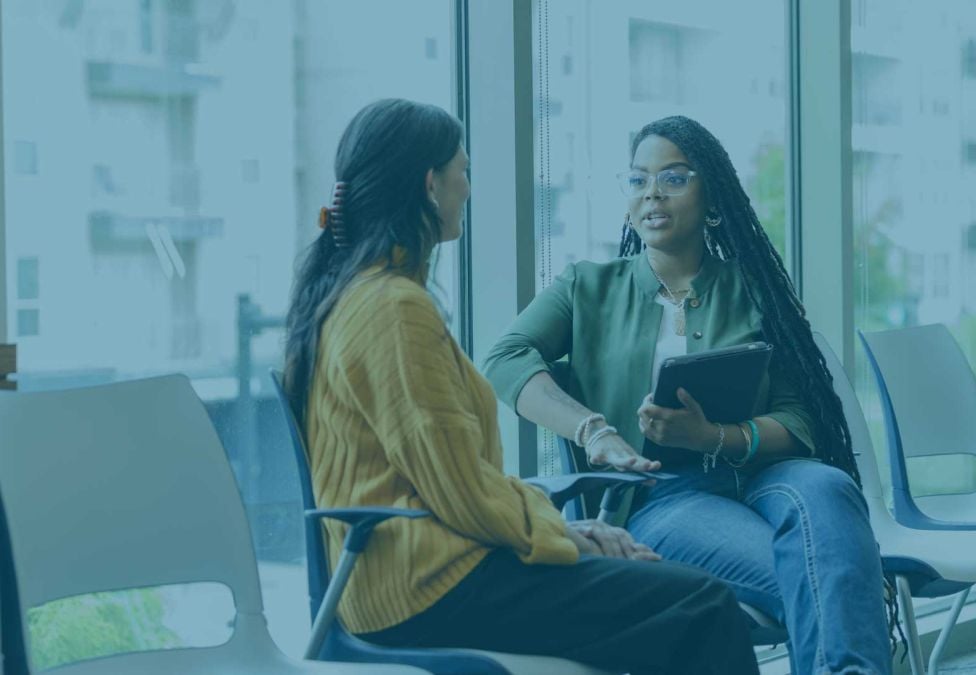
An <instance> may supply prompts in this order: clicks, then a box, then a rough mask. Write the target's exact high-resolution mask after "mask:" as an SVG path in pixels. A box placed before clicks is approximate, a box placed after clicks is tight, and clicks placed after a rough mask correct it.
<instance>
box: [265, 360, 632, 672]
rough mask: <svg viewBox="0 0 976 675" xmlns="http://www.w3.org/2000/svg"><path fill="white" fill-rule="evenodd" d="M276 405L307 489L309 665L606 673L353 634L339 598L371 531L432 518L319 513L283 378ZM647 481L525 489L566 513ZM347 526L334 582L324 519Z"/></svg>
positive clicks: (395, 512) (574, 478)
mask: <svg viewBox="0 0 976 675" xmlns="http://www.w3.org/2000/svg"><path fill="white" fill-rule="evenodd" d="M271 380H272V382H273V383H274V387H275V392H276V394H277V397H278V401H279V403H280V404H281V409H282V412H283V413H284V416H285V420H286V422H287V427H288V432H289V434H290V436H291V441H292V448H293V449H294V451H295V460H296V464H297V466H298V473H299V482H300V483H301V486H302V502H303V504H304V505H305V509H306V510H305V544H306V552H307V558H308V586H309V609H310V610H311V615H312V620H313V628H312V637H311V639H310V640H309V647H308V651H307V652H306V657H307V658H319V659H322V660H327V661H369V662H374V663H385V662H395V663H404V664H410V665H414V666H417V667H420V668H423V669H425V670H428V671H429V672H431V673H434V674H435V675H441V674H443V675H451V674H454V673H465V674H470V675H504V674H506V673H516V674H518V673H550V672H552V673H561V674H562V673H565V674H566V675H597V674H601V673H603V674H606V673H607V671H603V670H599V669H596V668H593V667H590V666H586V665H583V664H580V663H577V662H574V661H568V660H566V659H560V658H553V657H545V656H530V655H524V654H503V653H498V652H489V651H482V650H473V649H413V648H392V647H385V646H379V645H374V644H370V643H368V642H365V641H364V640H360V639H359V638H357V637H356V636H355V635H352V634H351V633H349V632H348V631H347V630H346V629H345V627H344V626H343V625H342V621H341V620H339V619H338V617H336V611H335V610H336V607H337V606H338V603H339V598H340V597H341V595H342V592H343V590H344V587H345V583H346V581H347V580H348V576H349V573H350V572H351V571H352V568H353V565H354V564H355V561H356V558H357V556H358V555H359V554H360V553H362V551H363V550H364V549H365V547H366V545H367V543H368V541H369V536H370V534H371V533H372V529H373V528H374V527H375V526H376V525H377V524H379V523H380V522H382V521H383V520H386V519H388V518H391V517H408V518H419V517H427V516H429V515H430V513H429V512H427V511H408V510H405V509H397V508H389V507H359V508H344V509H318V508H316V504H315V496H314V494H313V493H312V482H311V477H310V475H309V469H308V453H307V450H306V447H305V438H304V433H302V431H301V430H300V429H299V427H298V423H297V420H296V419H295V415H294V413H293V411H292V409H291V405H290V404H289V402H288V399H287V397H286V395H285V392H284V388H283V386H282V380H281V373H280V372H279V371H277V370H272V371H271ZM648 477H649V475H646V474H636V473H635V474H605V473H581V474H575V475H565V476H554V477H552V478H536V479H531V480H529V481H527V482H530V483H532V484H533V485H536V486H537V487H540V488H542V489H543V490H545V492H546V493H547V494H548V495H549V498H550V499H551V500H552V502H553V504H554V505H555V506H556V507H557V508H559V509H562V507H563V506H564V505H565V504H566V502H567V501H569V500H571V499H573V498H574V497H576V496H577V495H579V494H581V492H583V491H586V490H590V489H598V488H603V487H606V486H608V485H622V484H628V485H635V484H639V483H642V482H644V481H646V480H647V479H648ZM337 514H339V516H341V519H342V520H344V521H345V522H347V523H348V524H349V525H350V526H351V529H350V531H349V533H348V534H347V536H346V540H345V542H344V546H343V552H342V554H341V556H340V558H339V562H338V563H337V565H336V570H335V572H334V573H333V574H332V576H331V579H330V575H329V567H328V563H327V561H326V557H325V541H324V539H323V537H322V528H321V525H320V519H321V517H322V516H328V517H336V515H337Z"/></svg>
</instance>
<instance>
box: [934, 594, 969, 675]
mask: <svg viewBox="0 0 976 675" xmlns="http://www.w3.org/2000/svg"><path fill="white" fill-rule="evenodd" d="M971 590H972V586H970V587H969V588H967V589H966V590H964V591H962V592H961V593H959V594H958V595H957V596H956V599H955V600H953V602H952V609H951V610H949V616H948V618H946V622H945V625H944V626H942V631H941V632H940V633H939V639H938V640H936V641H935V647H933V648H932V654H931V655H930V656H929V675H938V672H939V659H940V658H942V650H943V649H945V646H946V642H948V641H949V633H950V632H951V631H952V628H953V626H955V625H956V620H957V619H958V618H959V612H961V611H962V606H963V605H965V604H966V598H968V597H969V591H971Z"/></svg>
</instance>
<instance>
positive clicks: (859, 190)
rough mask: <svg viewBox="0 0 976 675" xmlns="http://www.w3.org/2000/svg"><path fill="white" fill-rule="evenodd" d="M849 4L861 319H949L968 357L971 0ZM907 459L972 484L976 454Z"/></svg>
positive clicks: (973, 160)
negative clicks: (963, 0) (962, 0)
mask: <svg viewBox="0 0 976 675" xmlns="http://www.w3.org/2000/svg"><path fill="white" fill-rule="evenodd" d="M851 11H852V17H851V26H852V29H851V48H852V63H851V68H852V84H853V97H852V98H853V100H852V104H853V111H852V112H853V120H852V122H853V128H852V130H851V140H852V146H853V152H854V156H853V181H854V184H853V205H854V214H853V217H854V255H855V267H854V308H855V324H856V327H857V328H860V329H862V330H864V331H873V330H883V329H888V328H900V327H904V326H915V325H920V324H930V323H944V324H946V325H947V326H949V328H950V330H951V331H952V332H953V334H954V335H955V337H956V340H957V341H958V342H959V344H960V346H961V347H962V349H963V351H964V352H965V353H966V355H967V357H968V358H969V360H970V363H973V362H974V358H976V287H974V285H973V281H974V280H976V198H974V197H973V191H972V186H973V185H976V151H974V148H976V5H973V4H972V3H969V2H958V1H956V2H940V3H935V4H932V5H922V4H919V3H915V2H909V1H906V0H898V1H893V0H855V1H854V2H853V3H852V6H851ZM919 44H923V45H925V48H924V49H918V45H919ZM856 354H857V378H856V384H857V389H858V395H859V396H860V397H861V400H862V402H863V404H864V408H865V413H866V415H867V417H868V420H869V423H870V426H871V431H872V435H873V440H874V444H875V450H876V452H877V454H878V457H879V460H881V462H882V463H883V464H884V465H885V467H886V466H887V461H886V452H885V448H886V443H885V439H884V433H883V418H882V415H881V409H880V404H879V401H878V396H877V388H876V385H875V383H874V378H873V376H872V375H871V373H870V372H869V370H868V367H867V363H866V359H865V358H864V356H863V352H862V351H861V350H860V348H858V350H857V352H856ZM910 466H911V482H912V489H913V491H916V490H917V491H918V492H919V494H932V493H939V492H973V491H976V461H974V460H973V458H972V457H968V458H967V457H959V456H957V457H945V458H919V459H916V460H913V462H912V463H911V465H910ZM882 477H883V479H885V480H888V475H887V471H886V470H883V471H882Z"/></svg>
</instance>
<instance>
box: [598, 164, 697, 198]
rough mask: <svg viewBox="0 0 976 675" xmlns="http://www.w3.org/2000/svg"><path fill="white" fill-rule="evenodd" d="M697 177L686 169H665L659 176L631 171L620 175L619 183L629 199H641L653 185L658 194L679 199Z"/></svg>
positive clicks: (693, 172)
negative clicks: (655, 186)
mask: <svg viewBox="0 0 976 675" xmlns="http://www.w3.org/2000/svg"><path fill="white" fill-rule="evenodd" d="M697 175H698V172H697V171H687V170H684V169H665V170H664V171H659V172H658V173H657V175H655V174H653V173H648V172H646V171H639V170H637V169H631V170H630V171H621V172H620V173H618V174H617V181H618V182H619V183H620V191H621V192H623V193H624V194H625V195H626V196H628V197H639V196H640V195H642V194H644V193H645V192H646V191H647V189H648V187H650V186H652V185H657V189H658V192H660V193H661V194H662V195H667V196H668V197H679V196H681V195H683V194H684V193H686V192H687V191H688V183H690V182H691V179H692V178H693V177H694V176H697Z"/></svg>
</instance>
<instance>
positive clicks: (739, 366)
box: [654, 342, 773, 424]
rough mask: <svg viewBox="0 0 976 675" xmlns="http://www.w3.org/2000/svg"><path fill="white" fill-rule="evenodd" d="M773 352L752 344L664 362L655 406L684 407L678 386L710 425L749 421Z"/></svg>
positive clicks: (760, 343) (764, 344) (658, 381)
mask: <svg viewBox="0 0 976 675" xmlns="http://www.w3.org/2000/svg"><path fill="white" fill-rule="evenodd" d="M772 353H773V347H772V345H769V344H766V343H765V342H749V343H747V344H744V345H736V346H734V347H723V348H721V349H709V350H707V351H703V352H698V353H697V354H688V355H686V356H675V357H673V358H670V359H665V361H664V363H662V364H661V370H660V372H659V373H658V378H657V388H656V389H655V390H654V403H655V404H656V405H660V406H664V407H665V408H683V407H684V406H683V405H682V404H681V401H679V400H678V387H684V389H686V390H687V391H688V393H689V394H691V395H692V397H694V399H695V400H696V401H698V403H699V404H700V405H701V407H702V410H703V411H704V412H705V417H707V418H708V420H709V421H711V422H722V423H728V424H731V423H735V422H741V421H742V420H747V419H750V418H751V417H752V416H753V414H754V409H755V407H756V399H757V397H758V396H759V386H760V384H761V383H762V379H763V375H765V374H766V369H767V368H768V367H769V357H770V355H771V354H772Z"/></svg>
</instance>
